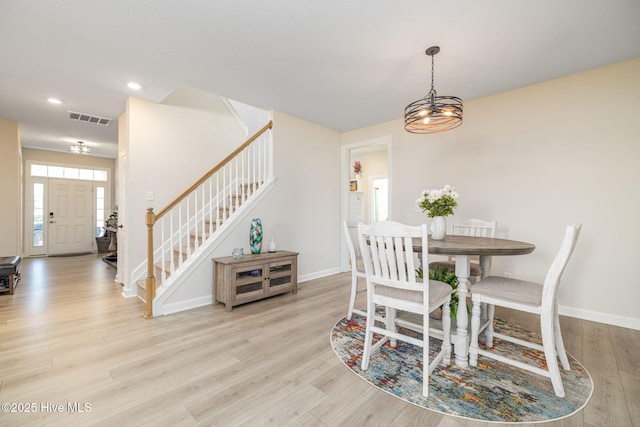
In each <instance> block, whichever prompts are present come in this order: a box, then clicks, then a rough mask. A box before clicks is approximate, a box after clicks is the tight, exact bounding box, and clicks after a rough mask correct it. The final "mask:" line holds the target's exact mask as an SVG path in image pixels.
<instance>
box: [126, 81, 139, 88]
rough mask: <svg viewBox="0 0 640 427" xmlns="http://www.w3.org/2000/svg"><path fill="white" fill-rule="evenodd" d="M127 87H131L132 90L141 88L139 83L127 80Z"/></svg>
mask: <svg viewBox="0 0 640 427" xmlns="http://www.w3.org/2000/svg"><path fill="white" fill-rule="evenodd" d="M127 87H129V89H133V90H140V89H142V86H141V85H140V83H136V82H129V83H127Z"/></svg>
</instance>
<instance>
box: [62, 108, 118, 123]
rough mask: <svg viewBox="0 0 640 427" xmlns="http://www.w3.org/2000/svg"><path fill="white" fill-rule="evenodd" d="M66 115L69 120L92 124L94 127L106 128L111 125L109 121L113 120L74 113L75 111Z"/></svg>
mask: <svg viewBox="0 0 640 427" xmlns="http://www.w3.org/2000/svg"><path fill="white" fill-rule="evenodd" d="M67 114H68V117H69V118H70V119H71V120H77V121H79V122H87V123H94V124H96V125H102V126H108V125H109V123H111V120H113V119H108V118H106V117H98V116H92V115H91V114H85V113H76V112H75V111H67Z"/></svg>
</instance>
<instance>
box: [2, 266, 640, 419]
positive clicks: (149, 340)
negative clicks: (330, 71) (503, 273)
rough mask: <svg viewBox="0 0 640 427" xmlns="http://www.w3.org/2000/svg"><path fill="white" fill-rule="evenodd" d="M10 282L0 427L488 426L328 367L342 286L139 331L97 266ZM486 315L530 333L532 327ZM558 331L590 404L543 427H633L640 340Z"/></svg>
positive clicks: (33, 269) (309, 289) (127, 303)
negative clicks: (589, 383) (589, 390)
mask: <svg viewBox="0 0 640 427" xmlns="http://www.w3.org/2000/svg"><path fill="white" fill-rule="evenodd" d="M22 272H23V280H22V282H21V283H20V285H19V286H18V288H17V289H16V293H15V295H13V296H10V295H1V296H0V402H13V403H15V404H16V405H14V409H17V408H18V405H22V409H24V405H25V404H32V403H33V404H35V406H29V407H30V408H32V409H35V412H32V413H20V414H16V413H0V425H2V426H17V425H20V426H40V425H54V426H55V425H60V426H71V425H73V426H82V425H105V426H139V425H152V426H188V425H221V426H238V425H247V426H262V425H273V426H285V425H295V426H337V425H344V426H365V425H366V426H390V425H394V426H438V427H454V426H468V427H472V426H473V427H478V426H485V425H491V424H485V423H480V422H473V421H468V420H463V419H459V418H455V417H448V416H443V415H440V414H437V413H434V412H430V411H427V410H424V409H421V408H418V407H416V406H413V405H410V404H407V403H404V402H402V401H401V400H399V399H396V398H394V397H392V396H389V395H387V394H386V393H383V392H381V391H378V390H377V389H375V388H374V387H372V386H370V385H368V384H367V383H365V382H364V381H362V380H361V379H359V378H358V377H357V376H356V375H354V374H352V373H351V372H350V371H349V370H347V369H346V368H345V367H344V366H343V365H342V364H341V363H340V362H339V361H338V359H337V358H336V356H335V355H334V353H333V350H332V349H331V346H330V344H329V331H330V330H331V327H332V326H333V324H334V323H335V322H336V321H337V320H338V319H340V318H341V317H342V316H344V315H345V314H346V311H347V303H348V296H349V289H348V288H349V282H350V277H349V275H348V274H339V275H335V276H331V277H327V278H323V279H318V280H313V281H310V282H305V283H301V284H300V285H299V287H298V293H297V294H296V295H292V294H286V295H281V296H277V297H274V298H270V299H266V300H263V301H258V302H256V303H251V304H247V305H244V306H240V307H236V308H234V310H233V311H232V312H231V313H226V312H225V310H224V306H222V305H215V306H207V307H202V308H199V309H195V310H190V311H187V312H183V313H178V314H174V315H170V316H164V317H160V318H155V319H151V320H144V319H143V318H142V317H141V313H142V311H143V304H142V302H140V301H139V300H137V299H124V298H123V297H122V296H121V295H120V292H121V287H120V285H119V284H117V283H115V282H113V277H114V270H113V269H111V268H110V267H108V266H107V265H106V264H104V263H103V262H102V261H101V260H100V259H99V257H98V256H97V255H87V256H81V257H74V258H48V259H46V258H35V259H24V260H23V265H22ZM359 303H360V304H359V305H362V304H363V303H364V301H363V300H360V301H359ZM497 315H498V316H500V317H502V318H505V319H507V320H511V321H516V322H518V323H520V324H522V325H524V326H526V327H529V328H531V329H532V330H536V328H537V327H536V325H535V318H533V317H526V315H524V316H523V315H521V314H517V317H516V316H515V315H513V314H511V313H509V312H506V311H499V312H498V314H497ZM561 322H562V328H563V333H564V337H565V343H566V346H567V350H568V351H569V352H570V353H571V354H572V355H574V356H575V357H576V358H577V359H578V360H580V361H581V362H582V363H583V364H584V366H585V367H586V368H587V370H588V371H589V372H590V373H591V375H592V376H593V379H594V382H595V392H594V395H593V397H592V399H591V402H590V403H589V405H588V406H587V407H586V408H585V409H584V410H583V411H581V412H580V413H578V414H576V415H575V416H573V417H571V418H568V419H565V420H561V421H557V422H551V423H548V424H544V425H545V426H594V427H601V426H612V427H623V426H639V425H640V385H639V384H640V331H635V330H630V329H624V328H618V327H612V326H607V325H604V324H600V323H594V322H588V321H584V320H577V319H572V318H566V317H563V318H562V320H561ZM85 403H87V404H88V405H90V408H89V407H86V408H85V407H84V406H83V405H84V404H85ZM69 404H71V406H72V409H73V405H75V404H77V405H78V406H77V408H85V409H90V412H86V411H85V412H83V413H81V412H75V413H74V412H71V411H69V409H70V408H69V406H68V405H69ZM58 405H61V406H62V407H61V408H60V407H59V406H58ZM60 409H61V412H54V411H56V410H60Z"/></svg>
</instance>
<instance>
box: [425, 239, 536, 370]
mask: <svg viewBox="0 0 640 427" xmlns="http://www.w3.org/2000/svg"><path fill="white" fill-rule="evenodd" d="M535 248H536V247H535V245H533V244H531V243H527V242H520V241H517V240H507V239H496V238H493V237H475V236H456V235H451V236H449V235H447V236H445V238H444V240H433V239H431V237H429V253H430V254H437V255H453V256H455V259H456V272H455V273H456V276H457V277H458V280H459V281H460V284H459V285H458V298H459V301H461V302H462V301H466V300H467V296H468V295H469V286H468V282H469V270H470V264H469V262H470V258H471V257H472V256H478V255H479V256H480V266H481V267H482V277H486V276H487V275H488V272H489V267H490V264H491V257H492V256H504V255H525V254H529V253H531V252H533V251H534V250H535ZM413 250H414V251H415V252H421V251H422V245H421V241H420V239H419V238H416V239H414V241H413ZM425 264H427V263H425ZM425 264H423V265H425ZM452 335H453V336H452V342H453V343H454V350H455V362H456V365H458V366H459V367H461V368H464V367H467V366H468V365H469V315H468V313H467V310H459V311H458V313H457V319H456V330H455V334H452Z"/></svg>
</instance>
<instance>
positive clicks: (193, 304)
mask: <svg viewBox="0 0 640 427" xmlns="http://www.w3.org/2000/svg"><path fill="white" fill-rule="evenodd" d="M211 304H213V294H212V295H205V296H202V297H198V298H193V299H189V300H183V301H178V302H174V303H168V304H165V305H163V307H162V310H161V311H162V313H157V314H156V310H155V307H154V315H155V316H159V315H161V314H162V315H166V314H172V313H177V312H179V311H185V310H191V309H192V308H198V307H202V306H205V305H211Z"/></svg>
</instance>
